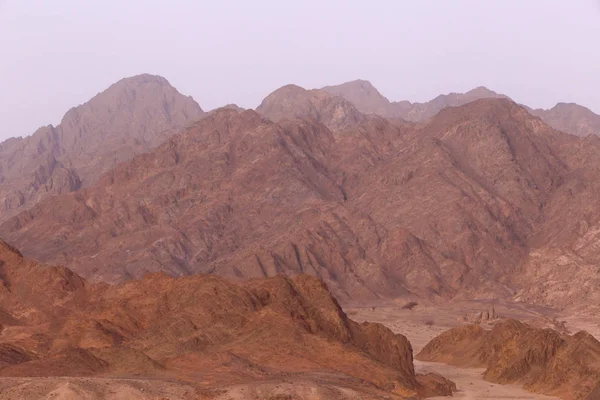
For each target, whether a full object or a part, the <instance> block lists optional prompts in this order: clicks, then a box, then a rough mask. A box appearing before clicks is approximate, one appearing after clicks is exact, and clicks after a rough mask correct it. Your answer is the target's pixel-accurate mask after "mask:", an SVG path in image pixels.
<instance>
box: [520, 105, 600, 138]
mask: <svg viewBox="0 0 600 400" xmlns="http://www.w3.org/2000/svg"><path fill="white" fill-rule="evenodd" d="M531 112H532V114H533V115H536V116H538V117H540V118H541V119H542V120H544V122H546V123H547V124H548V125H550V126H552V127H554V128H555V129H558V130H560V131H563V132H567V133H570V134H572V135H577V136H588V135H597V136H600V115H597V114H594V113H593V112H592V111H591V110H590V109H588V108H586V107H583V106H580V105H578V104H575V103H558V104H557V105H556V106H554V107H553V108H551V109H549V110H541V109H538V110H532V111H531Z"/></svg>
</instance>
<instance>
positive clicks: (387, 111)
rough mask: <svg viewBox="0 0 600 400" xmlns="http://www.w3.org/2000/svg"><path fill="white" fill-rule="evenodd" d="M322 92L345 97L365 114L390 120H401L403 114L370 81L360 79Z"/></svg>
mask: <svg viewBox="0 0 600 400" xmlns="http://www.w3.org/2000/svg"><path fill="white" fill-rule="evenodd" d="M321 90H323V91H325V92H328V93H331V94H332V95H334V96H339V97H343V98H344V99H346V100H348V101H349V102H350V103H352V104H354V106H355V107H356V108H357V109H358V110H359V111H360V112H362V113H365V114H377V115H381V116H383V117H388V118H399V117H400V114H401V111H400V109H399V108H398V107H396V106H395V104H394V103H392V102H390V101H389V100H388V99H387V98H386V97H385V96H383V95H382V94H381V93H380V92H379V91H378V90H377V89H376V88H375V86H373V84H372V83H371V82H369V81H365V80H361V79H359V80H355V81H351V82H346V83H342V84H341V85H336V86H325V87H324V88H322V89H321Z"/></svg>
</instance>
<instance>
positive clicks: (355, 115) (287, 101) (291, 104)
mask: <svg viewBox="0 0 600 400" xmlns="http://www.w3.org/2000/svg"><path fill="white" fill-rule="evenodd" d="M256 112H257V113H259V114H260V115H262V116H264V117H267V118H269V119H270V120H272V121H274V122H279V121H281V120H282V119H294V118H311V119H314V120H315V121H317V122H320V123H322V124H324V125H325V126H327V127H328V128H329V129H331V130H342V129H345V128H351V127H354V126H356V125H357V124H358V123H360V122H361V121H362V120H363V119H364V116H363V115H362V114H361V113H360V112H358V110H357V109H356V108H355V106H354V105H353V104H351V103H350V102H349V101H347V100H345V99H343V98H342V97H339V96H335V95H332V94H330V93H328V92H326V91H323V90H306V89H303V88H301V87H300V86H296V85H287V86H284V87H282V88H280V89H277V90H276V91H274V92H273V93H271V94H270V95H268V96H267V97H266V98H265V99H264V100H263V101H262V103H261V104H260V105H259V106H258V107H257V108H256Z"/></svg>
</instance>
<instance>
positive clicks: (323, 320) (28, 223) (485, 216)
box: [0, 75, 600, 399]
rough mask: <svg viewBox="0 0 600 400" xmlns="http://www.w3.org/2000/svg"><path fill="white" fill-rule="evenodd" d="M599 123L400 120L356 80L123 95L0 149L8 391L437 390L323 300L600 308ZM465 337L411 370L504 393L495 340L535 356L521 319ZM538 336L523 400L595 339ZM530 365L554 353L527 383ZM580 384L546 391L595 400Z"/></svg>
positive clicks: (493, 117) (128, 85)
mask: <svg viewBox="0 0 600 400" xmlns="http://www.w3.org/2000/svg"><path fill="white" fill-rule="evenodd" d="M599 119H600V117H599V116H597V115H595V114H594V113H592V112H591V111H590V110H588V109H586V108H584V107H582V106H578V105H574V104H559V105H557V106H556V107H554V108H552V109H550V110H533V109H531V108H528V107H526V106H523V105H519V104H517V103H515V102H514V101H512V100H511V99H510V98H508V97H507V96H505V95H501V94H497V93H495V92H493V91H490V90H488V89H486V88H483V87H479V88H476V89H474V90H472V91H470V92H467V93H465V94H456V93H454V94H449V95H442V96H439V97H437V98H436V99H434V100H432V101H431V102H428V103H410V102H406V101H401V102H390V101H389V100H388V99H386V98H385V97H384V96H382V95H381V94H380V93H379V92H378V91H377V89H375V88H374V87H373V86H372V85H371V84H370V83H369V82H368V81H353V82H348V83H345V84H342V85H339V86H329V87H325V88H323V89H312V90H306V89H303V88H301V87H299V86H296V85H287V86H284V87H282V88H280V89H277V90H275V91H274V92H273V93H271V94H269V95H268V96H267V97H265V99H264V100H263V101H262V103H261V104H260V105H259V106H258V107H257V108H256V110H251V109H249V110H244V109H242V108H240V107H238V106H236V105H233V104H231V105H228V106H225V107H223V108H219V109H216V110H212V111H210V112H204V111H203V110H202V108H201V107H200V106H199V105H198V104H197V103H196V102H195V101H194V100H193V99H192V98H190V97H186V96H184V95H182V94H180V93H179V92H178V91H177V90H176V89H175V88H173V87H172V86H171V85H170V84H169V82H168V81H167V80H166V79H164V78H162V77H158V76H152V75H140V76H136V77H132V78H126V79H123V80H121V81H119V82H117V83H115V84H114V85H112V86H111V87H110V88H108V89H107V90H106V91H104V92H102V93H100V94H98V95H97V96H95V97H94V98H93V99H91V100H90V101H89V102H87V103H85V104H83V105H80V106H78V107H76V108H73V109H71V110H70V111H68V112H67V113H66V114H65V116H64V118H63V120H62V121H61V123H60V124H59V125H57V126H56V127H54V126H48V127H44V128H41V129H39V130H38V131H36V132H35V133H34V134H33V135H31V136H28V137H25V138H12V139H8V140H6V141H4V142H2V143H1V144H0V198H2V199H3V200H4V201H3V207H2V209H1V211H0V238H1V239H2V241H0V337H1V338H2V341H1V342H0V376H3V377H9V376H10V377H30V376H42V375H43V376H56V377H63V376H67V377H72V376H85V377H110V378H116V377H119V378H122V377H124V376H127V377H128V376H143V377H146V378H152V379H156V380H158V381H161V382H162V381H168V380H175V381H177V382H179V381H185V382H192V383H193V385H195V386H194V387H195V388H196V389H194V390H213V389H215V388H218V387H223V386H228V387H229V386H230V385H235V384H242V383H248V382H254V381H260V382H267V381H269V382H277V385H279V384H280V383H281V382H285V381H286V380H291V381H292V382H300V381H305V380H308V381H309V382H312V383H311V385H312V384H315V385H317V387H318V388H319V389H318V390H321V391H323V392H322V393H327V394H325V395H323V396H321V397H320V398H340V399H342V398H344V399H345V398H355V397H352V396H353V395H351V394H352V393H359V394H360V396H362V397H361V398H373V399H380V398H391V397H389V396H392V395H396V396H400V398H407V397H410V396H416V397H424V396H432V395H451V394H452V392H453V391H455V390H456V386H455V385H454V384H453V383H452V382H451V381H449V380H447V379H445V378H443V377H441V376H439V375H419V374H416V373H415V367H414V364H413V360H412V347H411V345H410V343H409V342H408V340H407V339H406V337H404V336H402V335H397V334H394V333H392V331H390V330H389V329H387V328H385V327H383V326H382V325H378V324H372V323H363V324H358V323H356V322H354V321H352V320H351V319H350V318H349V317H348V316H347V315H346V314H345V313H344V311H343V310H342V308H341V306H340V305H339V304H340V303H338V300H337V299H339V301H340V302H341V303H342V304H348V303H352V302H362V303H368V302H371V301H380V300H386V301H389V300H394V301H405V300H406V301H424V302H429V303H430V304H436V303H440V302H448V301H459V300H469V299H477V300H482V299H502V300H504V301H509V302H518V303H527V304H533V305H535V306H538V307H540V306H544V307H552V308H554V309H561V310H577V311H578V312H582V311H587V312H597V310H598V306H597V305H598V304H600V294H599V293H598V291H597V290H596V288H597V287H598V286H599V285H600V273H599V270H598V265H599V264H600V246H599V245H598V243H599V242H600V211H599V210H600V182H598V179H597V177H598V175H599V173H600V137H599V135H600V129H598V128H599V127H600V124H599V123H598V121H599ZM17 249H19V250H17ZM57 265H61V266H57ZM107 283H108V284H107ZM415 304H416V303H415ZM511 324H512V325H511ZM499 326H500V325H499ZM502 327H504V328H502ZM464 329H467V331H464V332H463V331H458V333H456V331H454V332H452V331H451V332H450V333H448V334H447V335H446V336H444V337H446V338H448V337H449V338H450V339H451V340H446V339H443V340H442V339H440V340H441V342H440V341H438V342H436V341H434V342H432V344H431V345H429V347H427V348H426V350H425V351H424V352H422V353H421V355H422V356H423V357H424V358H423V359H426V360H430V361H431V360H433V361H439V360H441V359H450V358H452V357H455V355H454V354H455V353H454V352H456V351H458V353H459V355H464V348H470V349H471V350H473V354H471V355H472V357H473V358H468V359H467V358H465V359H460V360H458V359H457V360H455V361H453V362H455V363H456V364H460V365H462V364H463V363H467V364H469V363H475V361H473V360H474V359H475V360H477V362H476V364H477V366H480V367H486V368H488V369H489V370H494V371H496V372H497V373H498V374H497V376H496V375H494V376H493V377H492V380H494V381H497V382H502V383H504V382H512V381H514V379H512V378H511V379H508V378H506V379H504V377H502V376H501V375H502V373H504V372H503V370H502V368H501V367H502V366H501V365H500V366H499V365H496V364H495V363H500V364H502V363H503V361H502V360H504V359H503V358H502V357H500V358H499V357H491V356H489V354H490V351H491V350H490V348H493V349H495V350H498V351H499V352H502V353H503V354H504V353H506V354H509V353H510V351H512V350H511V349H512V347H510V346H509V347H507V348H502V346H501V345H502V343H496V342H494V340H496V336H502V337H505V336H507V335H509V334H510V335H513V334H514V335H516V336H518V337H520V336H519V335H521V334H523V335H526V336H527V337H530V336H531V337H534V338H538V337H539V336H540V335H542V338H543V339H544V338H547V336H544V335H546V333H544V332H545V331H544V332H542V333H540V332H539V331H538V330H530V328H527V327H522V326H521V325H515V324H513V323H512V322H510V323H507V324H504V325H502V326H500V327H499V328H497V331H498V332H500V333H498V334H497V335H496V333H494V332H495V331H492V333H490V334H488V333H485V332H480V331H479V330H476V328H464ZM468 329H471V330H468ZM473 329H475V330H473ZM502 329H507V332H509V333H506V332H505V331H502ZM531 329H533V328H531ZM465 332H467V333H468V337H469V340H468V343H466V344H465V343H464V342H461V341H460V340H462V339H460V340H459V339H456V340H455V338H454V336H453V335H458V336H460V337H461V338H462V337H464V333H465ZM515 332H516V333H515ZM461 335H462V336H461ZM488 335H490V336H489V337H488ZM552 335H554V334H552ZM552 335H551V338H550V339H552V338H558V339H556V340H551V341H550V342H551V343H550V345H548V343H547V342H545V341H543V340H542V341H541V342H536V341H533V342H532V343H533V344H531V343H529V342H527V343H524V342H523V343H524V345H527V346H530V347H531V349H530V350H531V351H530V352H529V353H527V352H526V354H525V355H523V354H521V353H518V354H517V353H514V352H513V353H514V354H513V353H510V354H509V355H510V357H513V356H514V357H515V359H516V361H515V362H517V363H520V364H519V366H523V365H525V364H523V363H527V365H526V367H527V368H529V369H527V370H526V371H525V370H524V371H525V372H527V373H528V374H529V375H528V379H530V380H531V382H533V383H532V384H531V388H533V389H536V390H537V389H538V388H542V389H543V390H545V389H544V388H545V386H543V385H544V384H545V383H544V382H547V381H552V382H555V381H553V380H552V379H553V377H554V376H555V375H556V374H558V373H559V372H560V371H559V370H561V368H563V367H564V365H565V363H564V360H565V359H568V355H569V354H572V353H574V352H575V350H577V349H579V348H580V346H581V345H582V344H581V343H583V344H585V345H588V344H589V347H590V348H591V350H590V352H589V353H585V354H588V355H585V357H588V356H589V357H590V360H592V359H594V360H595V359H596V358H595V357H596V353H595V352H596V347H597V346H596V344H595V342H594V343H592V342H591V341H589V340H587V339H586V336H585V335H583V334H578V335H576V336H574V337H566V336H552ZM557 335H558V334H557ZM518 337H517V338H515V339H514V340H513V339H511V342H510V343H521V342H519V339H518ZM453 338H454V339H453ZM455 342H456V343H455ZM436 343H437V344H436ZM473 343H476V344H477V343H479V344H481V346H479V347H474V346H473ZM540 343H541V344H540ZM590 343H591V344H590ZM450 344H452V345H456V346H454V347H452V346H450ZM488 345H489V346H492V347H489V346H488ZM444 346H449V347H444ZM470 346H471V347H470ZM540 346H542V347H543V348H544V349H546V348H548V349H549V350H548V351H550V352H553V354H554V353H556V354H559V353H560V352H564V354H566V355H564V354H563V353H560V354H559V356H558V357H557V358H555V359H554V360H558V361H556V363H557V364H556V365H555V368H554V369H553V368H550V367H548V368H546V369H544V371H543V374H544V375H543V377H544V379H543V380H542V381H537V380H536V379H538V378H539V376H538V375H535V374H536V373H538V372H539V371H540V370H539V369H538V367H539V365H538V364H539V363H538V361H539V360H538V359H537V358H536V359H535V360H533V361H532V360H531V359H530V358H528V357H529V355H530V354H533V356H534V357H538V356H539V354H540V352H538V349H539V347H540ZM457 349H458V350H457ZM574 349H575V350H574ZM495 350H494V351H495ZM544 351H545V350H544ZM544 351H542V352H541V353H543V354H546V353H544ZM586 351H587V350H586ZM482 354H483V355H482ZM528 354H529V355H528ZM578 354H579V353H578ZM581 354H583V353H581ZM533 356H532V357H533ZM482 357H483V358H482ZM486 357H487V358H486ZM582 357H583V356H582ZM585 357H584V358H585ZM586 359H587V358H586ZM544 360H546V361H548V360H550V358H549V357H548V358H547V359H544ZM522 364H523V365H522ZM502 365H504V364H502ZM553 365H554V364H553ZM512 367H513V365H512V364H511V366H510V368H508V369H507V371H509V372H510V371H513V370H514V368H512ZM519 368H520V367H519ZM523 368H525V367H523ZM565 368H566V367H565ZM586 368H587V367H586V366H583V367H582V368H579V369H577V370H576V371H575V370H569V371H571V372H572V373H573V374H574V375H573V376H575V375H576V377H575V378H573V380H572V381H569V382H568V383H565V382H563V381H561V382H560V385H559V386H560V387H559V389H557V393H558V392H560V391H561V390H562V391H567V390H571V388H573V387H575V386H576V385H578V384H579V383H581V382H583V383H581V384H582V385H583V384H585V388H584V389H585V390H584V389H581V390H580V394H581V396H580V397H582V396H584V394H585V393H587V392H589V391H590V390H592V389H593V386H594V384H595V383H596V381H598V380H600V378H598V379H596V375H594V374H595V372H594V371H595V370H589V369H586ZM517 369H518V368H517ZM563 369H564V368H563ZM365 371H368V372H365ZM532 371H533V372H532ZM557 371H559V372H557ZM561 371H562V370H561ZM569 371H567V372H569ZM573 371H575V372H573ZM590 371H591V372H590ZM571 372H569V374H570V373H571ZM490 374H491V373H490ZM490 376H492V375H490ZM569 376H571V375H569ZM539 382H542V383H539ZM573 382H574V383H573ZM578 382H579V383H578ZM538 383H539V385H538ZM572 383H573V385H571V384H572ZM561 385H562V386H561ZM569 385H571V386H569ZM557 387H558V386H557ZM588 389H589V390H588ZM61 390H62V389H61ZM77 390H80V389H77ZM81 390H84V389H81ZM348 390H350V391H351V393H350V392H348ZM578 390H579V389H578ZM546 392H548V393H553V392H552V391H550V390H546ZM198 393H200V392H198ZM331 393H337V394H336V396H338V397H332V395H330V394H331ZM340 393H345V394H344V395H341V394H340ZM349 393H350V394H349ZM561 393H562V392H561ZM190 398H192V397H190ZM201 398H202V397H201ZM208 398H213V397H208ZM273 398H274V399H275V398H278V397H273ZM317 398H319V397H317Z"/></svg>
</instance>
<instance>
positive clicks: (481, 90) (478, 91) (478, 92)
mask: <svg viewBox="0 0 600 400" xmlns="http://www.w3.org/2000/svg"><path fill="white" fill-rule="evenodd" d="M465 96H480V97H499V96H500V97H505V96H504V95H499V94H498V93H496V92H494V91H493V90H490V89H488V88H486V87H485V86H477V87H476V88H474V89H471V90H469V91H468V92H467V93H465Z"/></svg>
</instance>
